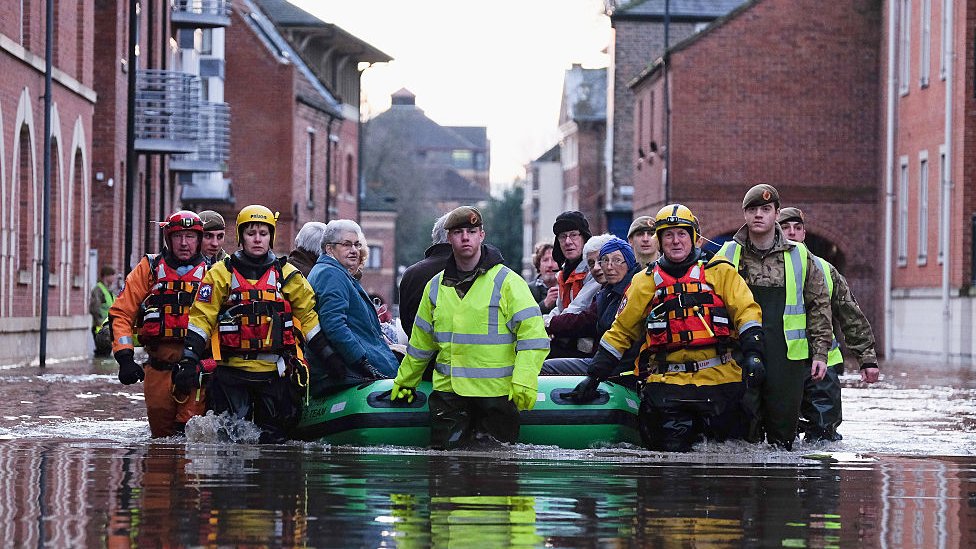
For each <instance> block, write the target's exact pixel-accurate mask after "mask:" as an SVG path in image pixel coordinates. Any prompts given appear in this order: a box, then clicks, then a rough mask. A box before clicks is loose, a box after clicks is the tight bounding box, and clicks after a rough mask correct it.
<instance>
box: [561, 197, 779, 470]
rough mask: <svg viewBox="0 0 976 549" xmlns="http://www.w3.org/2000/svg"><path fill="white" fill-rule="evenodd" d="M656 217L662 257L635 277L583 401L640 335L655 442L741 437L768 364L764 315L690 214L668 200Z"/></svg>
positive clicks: (649, 427)
mask: <svg viewBox="0 0 976 549" xmlns="http://www.w3.org/2000/svg"><path fill="white" fill-rule="evenodd" d="M654 219H655V222H654V229H655V232H656V236H657V238H658V241H659V242H660V243H661V248H662V250H663V253H664V255H663V256H662V257H661V258H660V259H659V260H658V261H657V262H655V263H653V264H652V265H650V266H648V267H647V268H646V269H644V270H643V271H641V272H639V273H637V274H636V275H634V277H633V279H632V280H631V285H630V289H629V290H627V294H626V296H625V297H624V299H623V303H622V305H621V310H620V312H619V314H618V315H617V318H616V320H615V321H614V323H613V325H612V326H611V327H610V330H609V331H607V332H606V333H605V334H604V335H603V338H602V339H601V340H600V348H599V350H598V352H597V354H596V356H595V357H594V360H593V366H592V368H591V373H590V375H589V376H588V377H587V378H586V379H584V380H583V381H582V382H581V383H580V384H579V385H578V386H577V387H576V389H574V391H573V392H574V393H576V400H577V401H578V402H586V401H590V400H593V398H595V397H596V395H597V387H598V385H599V382H600V381H601V380H603V379H606V378H607V376H608V375H610V373H611V372H612V371H613V368H614V366H616V365H617V361H618V360H620V359H621V358H622V357H623V356H624V353H625V352H627V350H628V349H630V347H631V345H632V344H633V343H634V342H636V341H641V342H642V344H641V347H640V353H639V355H638V356H637V361H636V366H637V368H636V373H637V375H638V377H639V378H640V379H642V380H643V382H644V385H643V387H642V389H641V393H640V397H641V403H640V408H639V411H638V421H639V424H640V430H641V438H642V440H643V442H644V444H645V445H646V446H647V447H648V448H651V449H653V450H664V451H677V452H687V451H690V450H691V448H692V446H693V445H694V444H695V443H697V442H699V441H700V440H701V439H703V438H704V439H709V440H716V441H723V440H728V439H744V438H746V436H747V434H748V425H749V418H748V417H747V415H746V412H745V409H744V408H743V406H742V397H743V395H744V393H745V390H746V385H747V384H748V385H749V386H753V385H758V384H759V383H761V382H762V378H763V375H764V370H765V368H764V363H763V329H762V311H761V310H760V308H759V305H758V304H757V303H756V302H755V300H754V299H753V297H752V292H750V291H749V287H748V286H746V283H745V281H744V280H742V278H741V277H739V276H738V274H736V272H735V269H734V268H733V267H732V266H731V265H730V264H729V262H728V261H711V262H708V263H706V262H705V261H703V260H702V259H701V248H699V247H698V246H696V244H695V243H696V242H697V241H698V236H699V233H698V223H697V222H696V220H695V217H694V216H693V215H692V213H691V210H689V209H688V208H687V207H685V206H683V205H681V204H669V205H667V206H665V207H663V208H661V210H660V211H658V213H657V215H656V216H655V218H654ZM736 349H738V350H739V351H741V358H738V356H739V355H738V354H736V357H733V351H734V350H736Z"/></svg>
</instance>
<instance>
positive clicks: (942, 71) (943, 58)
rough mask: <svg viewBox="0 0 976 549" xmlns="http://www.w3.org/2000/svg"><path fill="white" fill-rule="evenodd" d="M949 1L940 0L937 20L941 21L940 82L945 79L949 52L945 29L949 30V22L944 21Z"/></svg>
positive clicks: (948, 37)
mask: <svg viewBox="0 0 976 549" xmlns="http://www.w3.org/2000/svg"><path fill="white" fill-rule="evenodd" d="M950 1H951V0H942V13H941V14H940V17H939V19H941V20H942V34H941V36H940V38H941V42H942V52H941V53H940V55H939V78H940V79H942V80H945V79H946V68H947V66H948V63H946V52H948V51H949V40H950V39H951V37H950V36H949V35H948V34H947V33H946V29H948V28H949V22H948V21H947V20H946V4H948V3H949V2H950Z"/></svg>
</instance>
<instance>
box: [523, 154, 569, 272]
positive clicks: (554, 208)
mask: <svg viewBox="0 0 976 549" xmlns="http://www.w3.org/2000/svg"><path fill="white" fill-rule="evenodd" d="M555 197H561V199H558V200H557V199H555ZM565 199H566V196H565V194H564V193H563V168H562V164H561V163H560V161H559V145H555V146H554V147H552V148H551V149H549V150H548V151H546V152H544V153H543V154H542V155H541V156H539V158H536V159H535V160H533V161H532V162H529V164H528V165H527V166H526V167H525V194H524V195H523V196H522V276H523V277H524V278H525V279H526V280H532V279H534V278H535V277H536V272H535V265H533V264H532V251H533V249H534V248H535V245H536V244H538V243H540V242H549V243H552V240H553V236H554V235H553V234H552V224H553V223H555V222H556V216H558V215H559V214H560V213H562V212H564V211H566V210H568V209H569V208H567V207H566V204H565V203H564V200H565Z"/></svg>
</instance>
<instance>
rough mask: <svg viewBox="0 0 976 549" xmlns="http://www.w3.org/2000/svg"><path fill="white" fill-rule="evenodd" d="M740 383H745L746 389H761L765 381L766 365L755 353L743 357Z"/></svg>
mask: <svg viewBox="0 0 976 549" xmlns="http://www.w3.org/2000/svg"><path fill="white" fill-rule="evenodd" d="M742 381H744V382H745V384H746V388H747V389H757V388H759V387H762V384H763V382H765V381H766V365H765V364H764V363H763V360H762V357H760V356H759V355H757V354H755V353H749V354H747V355H746V356H745V359H744V360H743V364H742Z"/></svg>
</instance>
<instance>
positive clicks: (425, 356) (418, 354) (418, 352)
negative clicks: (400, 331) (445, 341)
mask: <svg viewBox="0 0 976 549" xmlns="http://www.w3.org/2000/svg"><path fill="white" fill-rule="evenodd" d="M407 354H408V355H410V356H412V357H414V358H417V359H420V360H430V358H431V357H432V356H434V355H435V354H437V351H425V350H423V349H418V348H416V347H414V346H413V345H407Z"/></svg>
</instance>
